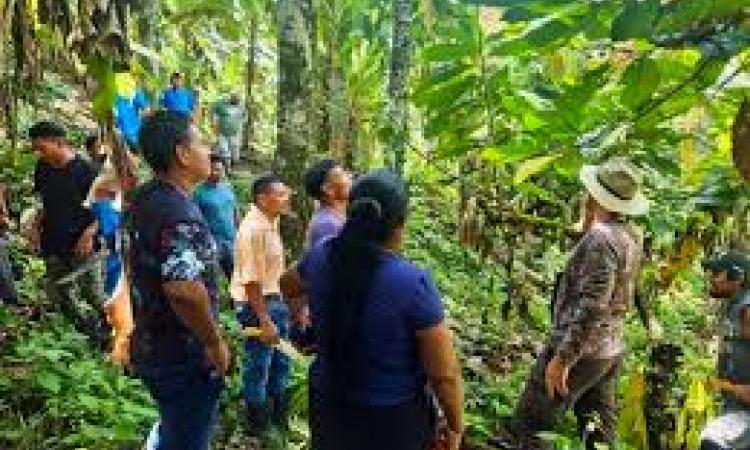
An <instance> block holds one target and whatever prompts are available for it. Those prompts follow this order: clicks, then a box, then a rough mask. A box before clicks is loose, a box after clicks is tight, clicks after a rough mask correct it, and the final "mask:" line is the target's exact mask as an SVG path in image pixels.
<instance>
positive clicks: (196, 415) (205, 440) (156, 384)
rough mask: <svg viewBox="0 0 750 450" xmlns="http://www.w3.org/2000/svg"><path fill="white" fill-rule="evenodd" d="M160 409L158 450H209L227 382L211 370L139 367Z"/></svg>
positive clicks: (193, 366) (202, 368)
mask: <svg viewBox="0 0 750 450" xmlns="http://www.w3.org/2000/svg"><path fill="white" fill-rule="evenodd" d="M137 372H138V375H139V377H140V378H141V380H143V383H144V384H145V385H146V388H147V389H148V391H149V393H150V394H151V396H152V397H153V398H154V400H155V401H156V405H157V407H158V409H159V426H158V434H157V436H156V441H157V442H156V445H155V447H154V448H155V449H156V450H208V448H209V447H210V442H211V435H212V433H213V429H214V426H215V425H216V420H217V416H218V410H219V394H220V393H221V390H222V388H223V381H222V379H221V378H220V377H218V376H217V375H216V374H215V373H214V372H213V371H212V370H211V369H210V368H208V367H205V368H204V367H197V366H195V365H191V366H188V365H185V366H180V365H169V366H166V365H165V366H151V367H138V369H137Z"/></svg>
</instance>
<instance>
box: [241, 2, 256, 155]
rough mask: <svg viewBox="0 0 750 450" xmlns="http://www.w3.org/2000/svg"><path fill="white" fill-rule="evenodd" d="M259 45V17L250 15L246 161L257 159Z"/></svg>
mask: <svg viewBox="0 0 750 450" xmlns="http://www.w3.org/2000/svg"><path fill="white" fill-rule="evenodd" d="M257 45H258V17H257V15H256V13H254V12H253V13H251V15H250V41H249V42H248V44H247V70H246V75H245V136H244V138H243V139H242V155H241V156H240V157H241V158H242V157H244V158H246V159H251V160H252V159H253V158H254V157H255V117H254V114H255V108H254V104H253V84H254V83H255V72H256V66H255V47H256V46H257Z"/></svg>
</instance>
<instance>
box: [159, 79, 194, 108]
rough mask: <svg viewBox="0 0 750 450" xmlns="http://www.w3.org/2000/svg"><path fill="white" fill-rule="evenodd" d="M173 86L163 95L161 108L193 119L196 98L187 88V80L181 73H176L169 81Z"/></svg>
mask: <svg viewBox="0 0 750 450" xmlns="http://www.w3.org/2000/svg"><path fill="white" fill-rule="evenodd" d="M169 81H170V83H171V86H170V87H169V88H168V89H166V90H165V91H164V92H163V93H162V95H161V102H160V103H161V106H163V107H164V109H166V110H168V111H174V112H178V113H180V114H183V115H185V116H187V117H188V118H192V116H193V111H194V110H195V97H194V96H193V93H192V92H191V90H190V89H188V88H186V87H185V79H184V78H183V76H182V74H181V73H180V72H175V73H173V74H172V76H171V77H170V79H169Z"/></svg>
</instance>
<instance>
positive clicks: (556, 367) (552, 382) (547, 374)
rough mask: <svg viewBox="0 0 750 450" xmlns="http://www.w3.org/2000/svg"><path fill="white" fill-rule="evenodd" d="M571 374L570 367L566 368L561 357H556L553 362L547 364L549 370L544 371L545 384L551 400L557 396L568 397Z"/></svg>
mask: <svg viewBox="0 0 750 450" xmlns="http://www.w3.org/2000/svg"><path fill="white" fill-rule="evenodd" d="M569 374H570V367H568V366H566V365H565V364H564V363H563V362H562V361H561V360H560V358H559V357H557V356H555V357H554V358H552V361H550V362H549V363H547V368H546V369H545V371H544V382H545V385H546V386H547V395H548V396H549V398H550V399H554V398H555V395H557V394H559V395H560V396H561V397H565V396H567V395H568V375H569Z"/></svg>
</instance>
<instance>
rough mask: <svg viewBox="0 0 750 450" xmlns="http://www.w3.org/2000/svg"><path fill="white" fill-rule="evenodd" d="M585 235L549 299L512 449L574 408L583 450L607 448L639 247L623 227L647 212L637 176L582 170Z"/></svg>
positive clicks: (623, 165) (611, 166)
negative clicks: (542, 341)
mask: <svg viewBox="0 0 750 450" xmlns="http://www.w3.org/2000/svg"><path fill="white" fill-rule="evenodd" d="M580 179H581V182H582V183H583V185H584V187H585V188H586V191H587V200H586V202H587V205H586V215H587V217H586V218H585V223H586V224H587V227H586V229H587V230H588V231H586V233H585V234H584V235H583V237H582V238H581V240H580V241H579V242H578V244H577V245H576V247H575V248H574V250H573V252H572V255H571V256H570V259H569V260H568V263H567V265H566V267H565V272H564V273H563V274H562V278H561V280H560V284H559V286H558V291H557V296H556V298H555V299H554V305H553V309H554V320H553V325H552V331H551V336H550V338H549V339H548V341H547V345H546V346H545V348H544V349H543V350H542V352H541V353H540V355H539V356H538V359H537V361H536V364H535V365H534V367H533V368H532V370H531V373H530V375H529V378H528V380H527V382H526V387H525V389H524V393H523V395H522V397H521V400H520V402H519V404H518V406H517V408H516V412H515V415H514V418H513V421H512V425H511V430H510V431H511V432H512V434H513V435H514V437H515V438H517V439H519V440H521V441H523V442H524V443H523V444H521V447H519V448H524V449H528V448H534V445H533V444H532V442H534V437H535V436H536V434H537V433H538V432H540V431H545V430H551V429H552V428H553V424H554V419H555V417H556V416H557V415H558V414H559V413H562V412H564V410H566V409H568V408H571V407H572V408H573V410H574V412H575V415H576V418H577V419H578V425H579V431H580V433H581V436H582V437H583V439H584V441H585V443H586V448H587V449H594V448H596V446H595V444H597V443H598V444H610V448H611V444H612V443H613V439H614V430H615V423H616V414H617V413H616V411H617V405H616V400H615V385H616V381H617V373H618V368H619V366H620V361H621V360H622V354H623V353H624V350H625V345H624V340H623V322H624V319H625V315H626V313H627V311H628V309H629V308H630V305H631V304H632V303H633V296H634V292H635V284H636V278H637V273H638V271H639V269H640V260H641V255H642V239H641V237H640V234H639V233H638V232H637V231H636V230H635V229H634V228H633V227H632V226H631V225H629V224H628V223H627V222H626V218H627V217H628V216H637V215H643V214H645V213H646V212H647V211H648V200H647V199H646V198H645V197H644V195H643V193H642V192H641V187H640V177H639V176H638V171H637V169H636V168H635V167H634V166H633V165H632V164H631V163H630V162H629V161H628V160H626V159H624V158H612V159H610V160H609V161H607V162H605V163H604V164H601V165H596V166H584V167H583V168H582V169H581V173H580Z"/></svg>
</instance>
